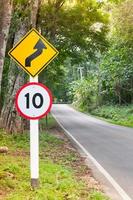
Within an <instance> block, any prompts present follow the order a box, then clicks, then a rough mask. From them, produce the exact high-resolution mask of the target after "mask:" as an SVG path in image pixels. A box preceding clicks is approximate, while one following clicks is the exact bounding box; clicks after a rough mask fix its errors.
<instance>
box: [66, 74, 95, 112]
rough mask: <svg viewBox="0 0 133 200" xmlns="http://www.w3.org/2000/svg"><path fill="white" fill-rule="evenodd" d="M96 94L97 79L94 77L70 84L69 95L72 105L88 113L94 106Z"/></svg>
mask: <svg viewBox="0 0 133 200" xmlns="http://www.w3.org/2000/svg"><path fill="white" fill-rule="evenodd" d="M96 94H97V79H96V78H95V77H91V78H90V79H87V80H81V81H75V82H72V84H71V90H70V95H71V96H72V97H73V102H74V103H73V105H74V106H75V107H77V108H79V109H81V110H83V111H89V110H91V109H92V108H93V107H95V106H96V104H95V102H96Z"/></svg>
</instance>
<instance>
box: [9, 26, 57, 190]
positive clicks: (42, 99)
mask: <svg viewBox="0 0 133 200" xmlns="http://www.w3.org/2000/svg"><path fill="white" fill-rule="evenodd" d="M58 53H59V52H58V51H57V49H56V48H54V47H53V45H52V44H50V43H49V42H48V41H47V40H46V39H45V38H44V37H43V36H42V35H41V34H40V33H39V32H38V31H37V30H36V29H34V28H33V29H31V30H30V31H29V32H28V33H27V34H26V35H25V36H24V37H23V38H22V39H21V40H20V41H19V42H18V43H17V44H16V45H15V46H14V47H13V48H12V49H11V50H10V51H9V53H8V54H9V56H10V57H11V58H12V59H13V60H14V61H15V62H16V63H17V64H18V65H19V66H20V67H21V68H22V69H23V70H24V71H25V72H26V73H27V74H29V75H30V83H27V84H25V85H23V86H22V87H21V88H20V89H19V90H18V92H17V94H16V99H15V104H16V109H17V111H18V113H19V114H20V115H21V116H22V117H24V118H26V119H28V120H30V171H31V186H32V187H33V188H36V187H38V186H39V119H41V118H42V117H44V116H45V115H47V114H48V113H49V112H50V109H51V106H52V95H51V92H50V91H49V89H48V88H47V87H46V86H45V85H43V84H41V83H38V74H39V73H40V72H41V71H42V70H43V69H44V68H45V67H46V66H47V65H48V64H49V63H50V62H51V61H52V60H53V59H54V58H55V57H56V56H57V55H58Z"/></svg>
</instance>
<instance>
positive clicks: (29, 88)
mask: <svg viewBox="0 0 133 200" xmlns="http://www.w3.org/2000/svg"><path fill="white" fill-rule="evenodd" d="M15 103H16V108H17V110H18V112H19V113H20V115H21V116H22V117H24V118H26V119H32V120H36V119H40V118H42V117H43V116H45V115H47V113H48V112H50V109H51V106H52V95H51V92H50V91H49V89H48V88H47V87H46V86H45V85H43V84H41V83H36V82H35V83H34V82H31V83H27V84H25V85H23V86H22V87H21V88H20V89H19V91H18V92H17V94H16V100H15Z"/></svg>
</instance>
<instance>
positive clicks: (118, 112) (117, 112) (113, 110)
mask: <svg viewBox="0 0 133 200" xmlns="http://www.w3.org/2000/svg"><path fill="white" fill-rule="evenodd" d="M91 114H94V115H96V116H98V117H102V118H104V119H106V120H107V121H109V122H112V123H115V124H119V125H123V126H129V127H133V106H132V105H128V106H114V105H113V106H108V105H106V106H102V107H98V108H97V109H94V110H92V111H91Z"/></svg>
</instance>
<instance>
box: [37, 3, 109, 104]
mask: <svg viewBox="0 0 133 200" xmlns="http://www.w3.org/2000/svg"><path fill="white" fill-rule="evenodd" d="M107 24H108V15H107V14H106V13H105V12H103V11H102V4H101V3H98V2H97V1H95V0H89V1H86V0H85V1H82V2H81V1H80V2H79V1H75V3H72V2H70V1H68V0H67V1H63V0H61V1H57V2H55V1H48V2H46V1H45V2H44V3H43V4H42V6H41V8H40V12H39V19H38V25H39V27H41V30H42V34H43V35H44V36H45V37H47V39H48V40H49V41H50V42H51V43H53V44H54V45H55V46H56V48H57V49H58V50H59V55H58V57H57V59H56V60H55V62H53V63H52V64H51V66H49V67H48V69H47V71H45V73H42V74H41V80H42V81H43V80H44V81H43V82H44V83H45V84H46V85H48V86H49V87H50V89H51V90H52V92H53V94H54V96H55V97H56V98H57V99H58V101H60V100H61V99H62V100H63V101H64V102H66V101H67V98H68V95H67V92H68V88H69V83H70V81H69V80H68V78H67V74H68V73H67V72H68V70H71V69H70V68H69V67H68V66H67V65H66V64H65V61H66V60H67V59H70V60H71V64H72V65H75V64H79V63H86V62H87V61H88V59H90V60H92V61H94V60H95V61H96V60H97V52H98V51H101V52H103V51H104V50H105V49H106V47H107V40H106V33H107V31H108V27H107ZM49 80H50V81H49Z"/></svg>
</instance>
